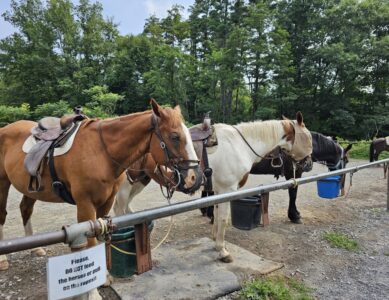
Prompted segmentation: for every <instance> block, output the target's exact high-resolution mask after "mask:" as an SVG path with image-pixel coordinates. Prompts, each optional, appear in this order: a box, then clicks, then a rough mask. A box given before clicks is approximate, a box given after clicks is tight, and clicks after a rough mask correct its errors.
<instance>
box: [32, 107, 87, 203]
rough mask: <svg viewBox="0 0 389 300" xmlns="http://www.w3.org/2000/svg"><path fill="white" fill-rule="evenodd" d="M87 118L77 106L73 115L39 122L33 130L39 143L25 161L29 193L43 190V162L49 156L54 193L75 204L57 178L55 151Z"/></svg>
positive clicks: (47, 118) (44, 119)
mask: <svg viewBox="0 0 389 300" xmlns="http://www.w3.org/2000/svg"><path fill="white" fill-rule="evenodd" d="M85 118H87V117H86V116H85V115H83V114H82V113H81V108H80V107H78V106H77V107H76V108H75V109H74V113H73V114H71V115H65V116H63V117H61V118H57V117H45V118H43V119H41V120H39V121H38V126H36V127H34V128H32V129H31V134H32V136H33V137H34V138H35V139H36V140H37V143H36V144H35V145H34V146H33V147H32V148H31V150H30V151H29V152H28V153H27V154H26V157H25V159H24V167H25V168H26V170H27V172H28V173H29V174H30V176H31V177H30V182H29V185H28V191H29V192H38V191H42V190H43V188H44V187H43V186H42V184H41V174H42V170H43V162H44V160H45V157H46V156H47V155H48V164H49V170H50V175H51V178H52V180H53V183H52V188H53V190H54V192H55V193H56V194H57V195H59V196H60V197H62V198H63V199H64V200H65V201H66V202H68V203H71V204H75V202H74V200H73V199H72V197H71V195H70V193H69V192H68V191H67V189H66V187H65V185H63V183H62V182H61V181H60V180H59V179H58V177H57V174H56V171H55V168H54V158H53V157H54V149H55V148H57V147H60V146H62V145H64V144H65V142H66V141H67V140H68V139H69V138H70V137H71V135H72V134H73V133H74V132H75V130H76V129H77V123H78V122H80V121H81V120H84V119H85ZM63 190H65V192H64V191H63ZM66 194H67V195H66ZM69 196H70V197H69Z"/></svg>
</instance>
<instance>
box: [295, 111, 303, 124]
mask: <svg viewBox="0 0 389 300" xmlns="http://www.w3.org/2000/svg"><path fill="white" fill-rule="evenodd" d="M296 120H297V124H299V125H300V126H302V125H304V122H303V121H304V120H303V114H302V113H301V112H300V111H299V112H297V114H296Z"/></svg>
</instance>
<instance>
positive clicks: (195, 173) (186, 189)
mask: <svg viewBox="0 0 389 300" xmlns="http://www.w3.org/2000/svg"><path fill="white" fill-rule="evenodd" d="M179 172H180V183H179V185H178V187H177V188H178V190H179V191H180V192H183V193H185V194H192V193H194V192H195V191H197V190H198V189H199V188H200V186H201V183H202V179H203V172H202V171H201V168H200V166H199V165H197V166H195V167H191V168H188V169H184V170H180V171H179Z"/></svg>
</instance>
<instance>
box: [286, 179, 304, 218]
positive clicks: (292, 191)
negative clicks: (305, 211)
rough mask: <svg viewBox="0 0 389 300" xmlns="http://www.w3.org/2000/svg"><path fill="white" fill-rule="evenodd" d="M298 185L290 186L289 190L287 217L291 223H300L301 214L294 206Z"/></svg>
mask: <svg viewBox="0 0 389 300" xmlns="http://www.w3.org/2000/svg"><path fill="white" fill-rule="evenodd" d="M297 191H298V187H297V186H296V187H290V188H289V189H288V192H289V207H288V218H289V220H290V221H291V222H292V223H295V224H301V215H300V212H299V211H298V210H297V207H296V198H297Z"/></svg>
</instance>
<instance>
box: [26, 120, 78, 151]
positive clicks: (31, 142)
mask: <svg viewBox="0 0 389 300" xmlns="http://www.w3.org/2000/svg"><path fill="white" fill-rule="evenodd" d="M80 124H81V123H78V124H76V126H77V128H76V130H75V131H74V132H73V133H72V135H71V136H70V137H69V139H68V140H67V141H66V143H65V144H64V145H63V146H61V147H58V148H55V149H54V156H60V155H63V154H65V153H66V152H68V151H69V150H70V148H71V147H72V145H73V141H74V138H75V137H76V134H77V132H78V129H80ZM38 142H39V140H36V139H35V138H34V137H33V136H32V135H30V136H29V137H28V138H27V139H26V140H25V142H24V144H23V147H22V149H23V152H24V153H28V152H29V151H30V150H31V148H32V147H33V146H34V145H35V144H36V143H38Z"/></svg>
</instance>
